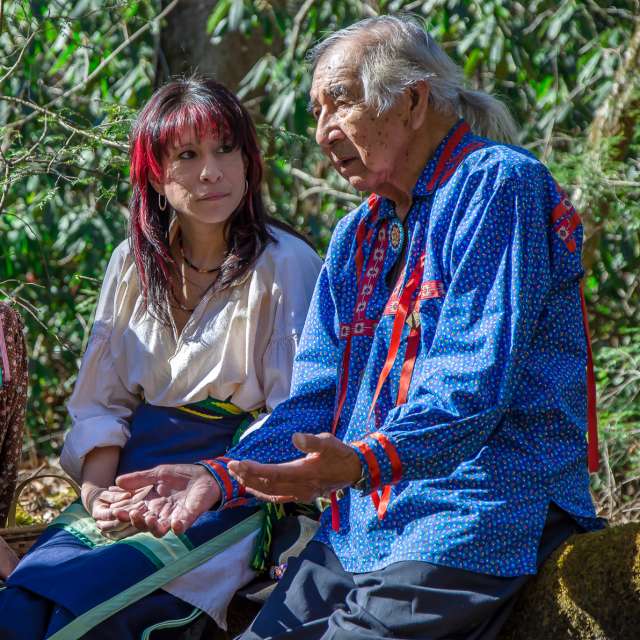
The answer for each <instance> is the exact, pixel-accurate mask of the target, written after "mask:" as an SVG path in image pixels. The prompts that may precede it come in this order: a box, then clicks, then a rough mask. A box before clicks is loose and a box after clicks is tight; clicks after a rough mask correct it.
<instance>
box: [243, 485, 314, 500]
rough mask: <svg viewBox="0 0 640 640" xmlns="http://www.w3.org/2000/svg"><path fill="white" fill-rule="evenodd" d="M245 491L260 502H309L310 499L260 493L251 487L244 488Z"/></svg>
mask: <svg viewBox="0 0 640 640" xmlns="http://www.w3.org/2000/svg"><path fill="white" fill-rule="evenodd" d="M246 491H247V493H249V494H251V495H252V496H253V497H254V498H257V499H258V500H262V502H279V503H285V502H310V500H303V499H302V498H298V497H296V496H284V495H278V496H272V495H270V494H268V493H262V492H261V491H257V490H256V489H252V488H251V487H247V488H246Z"/></svg>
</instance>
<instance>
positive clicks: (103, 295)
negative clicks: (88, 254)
mask: <svg viewBox="0 0 640 640" xmlns="http://www.w3.org/2000/svg"><path fill="white" fill-rule="evenodd" d="M127 255H128V244H127V242H126V241H125V242H123V243H122V244H121V245H119V246H118V247H117V249H116V250H115V251H114V252H113V255H112V256H111V260H110V261H109V265H108V267H107V271H106V274H105V277H104V281H103V284H102V289H101V291H100V298H99V300H98V306H97V308H96V315H95V320H94V323H93V329H92V330H91V337H90V338H89V343H88V345H87V349H86V351H85V354H84V356H83V358H82V364H81V366H80V371H79V373H78V379H77V380H76V384H75V386H74V389H73V393H72V395H71V398H70V399H69V402H68V403H67V410H68V411H69V415H70V416H71V430H70V431H69V433H68V434H67V436H66V438H65V442H64V448H63V449H62V454H61V457H60V463H61V465H62V467H63V469H64V470H65V471H66V472H67V473H68V474H69V475H70V476H71V477H72V478H74V479H75V480H77V481H79V480H80V476H81V471H82V465H83V463H84V458H85V456H86V455H87V454H88V453H89V452H90V451H92V450H93V449H95V448H97V447H107V446H118V447H122V446H124V444H125V442H126V441H127V439H128V438H129V435H130V432H129V420H130V418H131V414H132V413H133V410H134V409H135V408H136V406H137V405H138V404H140V396H139V395H138V394H136V393H132V392H131V391H130V390H129V389H127V388H126V386H125V385H124V384H123V382H122V380H121V379H120V377H119V376H118V374H117V372H116V369H115V367H114V363H113V358H112V355H111V349H110V338H111V333H112V331H113V322H114V317H115V313H116V304H117V301H116V298H117V294H118V289H119V284H120V279H121V275H122V272H123V267H124V265H125V262H126V259H127Z"/></svg>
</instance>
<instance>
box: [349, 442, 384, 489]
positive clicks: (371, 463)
mask: <svg viewBox="0 0 640 640" xmlns="http://www.w3.org/2000/svg"><path fill="white" fill-rule="evenodd" d="M351 444H352V446H354V447H356V448H357V449H358V451H359V452H360V453H361V454H362V455H363V457H364V459H365V461H366V463H367V466H368V467H369V476H370V477H371V488H372V490H373V491H375V490H376V489H377V488H378V487H379V486H380V466H379V465H378V460H377V459H376V457H375V455H374V453H373V451H371V447H370V446H369V445H368V444H366V443H365V442H361V441H359V440H358V441H356V442H352V443H351Z"/></svg>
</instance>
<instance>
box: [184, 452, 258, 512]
mask: <svg viewBox="0 0 640 640" xmlns="http://www.w3.org/2000/svg"><path fill="white" fill-rule="evenodd" d="M230 461H231V459H230V458H224V457H220V458H214V459H212V460H200V461H199V462H196V464H199V465H201V466H203V467H204V468H205V469H206V470H207V471H208V472H209V473H210V474H211V475H212V476H213V477H214V479H215V481H216V482H217V483H218V486H219V487H220V503H219V505H218V508H217V511H220V510H221V509H227V508H233V507H240V506H242V505H246V504H248V503H249V502H250V500H249V499H247V497H246V496H245V489H244V487H243V486H242V485H241V484H240V483H239V482H238V481H237V480H235V479H234V478H233V477H232V476H231V474H230V473H229V471H228V469H227V463H228V462H230Z"/></svg>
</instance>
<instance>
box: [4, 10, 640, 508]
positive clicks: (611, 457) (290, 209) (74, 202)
mask: <svg viewBox="0 0 640 640" xmlns="http://www.w3.org/2000/svg"><path fill="white" fill-rule="evenodd" d="M3 4H4V7H3V9H4V16H3V24H2V32H1V33H0V150H1V155H0V299H1V298H8V299H11V300H13V301H14V302H15V303H16V304H17V305H18V306H19V307H21V310H22V312H23V316H24V318H25V320H26V322H27V326H28V343H29V347H30V352H31V397H30V404H29V414H28V442H27V445H28V447H27V452H31V453H30V455H34V452H38V453H39V454H50V453H54V452H56V451H57V450H58V449H59V446H60V444H61V438H62V434H63V430H64V428H65V426H66V425H67V417H66V413H65V408H64V403H65V399H66V398H67V396H68V394H69V392H70V390H71V388H72V386H73V382H74V379H75V374H76V371H77V367H78V364H79V359H80V356H81V354H82V352H83V349H84V347H85V345H86V341H87V338H88V334H89V330H90V326H91V313H92V310H93V307H94V305H95V301H96V296H97V292H98V289H99V283H100V280H101V278H102V274H103V271H104V268H105V266H106V261H107V259H108V257H109V255H110V253H111V251H112V249H113V248H114V247H115V245H116V244H117V243H118V242H119V241H120V240H121V239H122V238H123V237H124V236H125V233H126V203H127V199H128V183H127V152H126V141H127V133H128V129H129V126H130V122H131V118H132V117H133V115H134V114H135V112H136V110H137V109H138V108H139V107H140V106H141V105H142V104H143V103H144V101H145V100H146V99H147V98H148V97H149V96H150V94H151V92H152V89H153V85H154V75H155V70H156V66H157V65H156V62H157V56H158V48H159V33H160V29H161V25H162V21H161V20H158V19H157V17H158V16H159V14H161V12H162V11H163V7H165V9H164V11H165V13H166V12H167V11H168V10H170V9H171V7H170V5H171V4H175V3H164V4H163V5H162V6H161V4H160V2H158V1H157V0H146V1H140V2H133V1H131V0H121V1H119V0H112V1H110V2H100V1H98V0H79V1H75V2H70V1H69V2H67V1H65V0H58V1H55V2H42V1H32V2H12V3H8V4H7V3H3ZM397 11H409V12H412V13H414V14H416V15H419V16H421V17H423V18H424V20H425V22H426V24H427V26H428V28H429V29H430V31H431V33H432V34H433V35H434V36H435V37H436V38H437V39H438V41H439V42H440V43H441V44H442V45H443V46H444V48H445V50H446V51H447V52H448V53H449V54H450V55H451V56H452V57H453V58H454V59H455V60H456V61H457V62H459V63H460V64H461V65H462V66H463V68H464V71H465V75H466V77H467V78H468V81H469V84H470V85H471V86H474V87H479V88H483V89H485V90H489V91H493V92H495V93H497V94H498V95H499V96H501V97H502V98H503V99H504V100H505V101H506V102H507V104H508V105H509V107H510V109H511V110H512V112H513V113H514V115H515V117H516V119H517V121H518V122H519V123H520V124H521V140H520V143H521V144H522V145H524V146H526V147H528V148H529V149H531V150H533V151H534V152H535V153H536V154H537V155H538V156H539V157H540V158H541V159H542V160H543V161H545V162H546V163H547V164H548V165H549V166H550V167H551V168H552V170H553V172H554V174H555V175H556V177H557V178H558V180H559V181H560V182H561V183H562V184H563V186H564V187H565V189H566V190H567V191H568V192H569V193H572V194H573V196H574V200H575V201H576V203H577V204H578V206H579V207H580V208H581V209H582V212H583V214H584V217H585V221H586V224H587V230H588V233H589V236H590V240H589V242H588V243H587V246H586V249H585V255H584V259H585V264H586V265H587V267H588V276H587V279H586V292H587V297H588V301H589V306H590V313H591V325H592V331H593V334H594V348H595V355H596V361H597V365H598V372H599V373H598V378H599V395H600V405H599V407H600V420H601V436H602V439H603V453H604V456H605V461H606V464H605V465H603V471H602V472H601V473H600V474H599V476H598V477H597V478H595V479H594V488H595V489H596V490H597V492H598V497H599V499H600V501H601V506H602V508H603V512H605V514H609V515H613V516H614V517H616V518H618V519H621V520H624V519H633V518H638V516H639V512H640V507H639V506H638V505H639V503H640V493H639V491H638V479H637V477H636V474H637V470H638V468H640V465H639V463H640V447H639V446H638V434H639V433H640V328H639V319H640V275H639V274H640V175H639V174H640V163H639V162H638V157H639V154H638V150H639V147H640V71H639V68H640V62H639V57H638V47H639V41H640V26H639V25H640V9H639V5H638V2H637V0H616V1H614V2H599V1H596V0H586V1H578V0H562V1H560V2H548V1H546V0H533V1H532V2H529V3H528V4H522V3H520V2H512V1H506V0H484V1H483V2H476V1H472V0H461V1H457V2H454V1H451V0H430V1H426V2H422V1H420V2H415V1H400V0H394V1H391V2H358V1H351V2H336V1H329V0H322V1H315V2H310V1H306V2H287V1H285V0H280V1H274V2H267V1H266V0H254V1H246V0H221V1H219V2H217V3H216V6H215V9H214V11H213V13H212V15H211V17H210V19H209V22H208V25H207V29H208V32H209V34H210V37H211V38H212V40H213V41H214V42H216V41H219V40H220V39H221V38H224V34H225V33H226V32H227V31H229V30H240V31H243V32H245V33H248V32H250V31H251V30H253V29H256V28H261V29H262V31H263V33H264V37H265V39H266V40H267V41H268V42H269V43H272V42H273V43H275V42H284V50H281V49H280V48H278V50H276V47H275V46H274V49H273V51H272V52H270V53H268V54H267V55H266V56H264V57H263V58H262V59H261V60H259V61H258V62H257V64H256V65H255V66H254V67H253V69H252V70H251V71H250V73H249V74H248V75H247V76H246V78H245V79H244V81H243V83H242V85H241V87H240V93H241V95H242V96H243V97H244V98H245V99H246V100H247V103H248V104H249V105H250V108H251V109H252V110H253V112H254V113H255V115H256V119H257V121H258V122H259V123H260V131H261V133H262V137H263V144H264V150H265V155H266V157H267V159H268V180H267V184H266V185H265V193H266V195H267V198H268V202H269V206H270V207H271V209H272V211H273V212H274V213H276V214H277V215H279V216H281V217H283V218H284V219H287V220H289V221H290V222H293V223H294V224H295V225H297V226H298V227H299V228H302V229H303V230H305V231H306V232H307V233H308V234H309V235H310V236H311V237H312V238H313V239H314V241H315V242H316V244H317V246H318V247H319V249H320V250H321V251H323V250H324V248H326V245H327V242H328V239H329V237H330V235H331V230H332V228H333V226H334V225H335V223H336V221H337V220H338V219H339V218H340V217H341V216H343V215H345V214H346V213H347V212H348V211H349V210H350V209H351V208H352V207H353V206H354V204H355V203H357V202H358V201H359V199H360V197H359V195H358V194H355V193H353V192H352V191H350V190H349V188H348V186H347V185H346V184H345V183H344V182H343V181H342V180H341V179H340V178H339V177H338V176H337V175H335V173H334V172H332V171H331V170H330V167H329V165H328V163H327V161H326V160H325V159H324V158H323V157H322V156H321V154H320V152H319V150H318V148H317V146H316V145H315V143H314V142H313V124H312V122H311V120H310V116H309V114H308V113H307V100H308V98H307V95H308V89H309V84H310V77H309V73H308V70H307V68H306V65H305V62H304V55H305V52H306V51H307V49H308V48H309V46H310V45H312V44H313V42H315V41H316V40H317V39H318V38H319V37H321V35H322V34H323V33H325V32H327V31H331V30H334V29H337V28H340V27H341V26H344V25H346V24H349V23H351V22H353V21H355V20H358V19H360V18H362V17H366V16H368V15H375V14H376V13H384V12H397ZM634 43H635V44H634ZM634 47H635V48H634Z"/></svg>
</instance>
